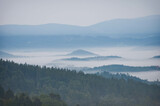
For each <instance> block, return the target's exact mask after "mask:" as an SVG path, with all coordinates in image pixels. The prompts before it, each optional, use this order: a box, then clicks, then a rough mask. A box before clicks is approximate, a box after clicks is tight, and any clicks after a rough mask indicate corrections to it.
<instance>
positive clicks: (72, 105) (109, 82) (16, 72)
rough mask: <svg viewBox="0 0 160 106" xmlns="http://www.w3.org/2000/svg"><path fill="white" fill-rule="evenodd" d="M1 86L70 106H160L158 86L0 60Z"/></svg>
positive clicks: (17, 92) (159, 88)
mask: <svg viewBox="0 0 160 106" xmlns="http://www.w3.org/2000/svg"><path fill="white" fill-rule="evenodd" d="M0 84H1V85H2V86H3V87H4V89H8V88H11V89H12V90H13V91H14V92H15V93H16V94H19V93H20V92H24V93H27V94H29V95H30V96H31V97H34V96H37V95H41V94H48V93H50V92H54V93H56V94H60V96H61V98H62V100H64V101H65V102H66V103H67V104H68V105H69V106H76V105H80V106H160V87H159V86H157V85H148V84H146V83H142V82H139V81H135V80H132V79H128V80H125V79H115V78H108V79H107V78H104V77H102V76H99V75H93V74H84V73H83V72H81V71H80V72H76V71H71V70H67V69H58V68H53V67H52V68H47V67H45V66H44V67H40V66H34V65H28V64H17V63H14V62H10V61H4V60H2V59H1V60H0ZM40 100H41V99H40ZM42 103H43V102H42ZM58 106H61V105H58Z"/></svg>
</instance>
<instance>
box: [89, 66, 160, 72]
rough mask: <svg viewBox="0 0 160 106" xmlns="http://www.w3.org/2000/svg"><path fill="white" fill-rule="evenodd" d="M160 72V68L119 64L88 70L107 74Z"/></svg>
mask: <svg viewBox="0 0 160 106" xmlns="http://www.w3.org/2000/svg"><path fill="white" fill-rule="evenodd" d="M153 70H158V71H160V67H159V66H144V67H140V66H125V65H119V64H113V65H104V66H99V67H94V68H88V69H87V68H86V71H99V72H101V71H102V72H103V71H107V72H142V71H153Z"/></svg>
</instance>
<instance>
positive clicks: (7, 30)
mask: <svg viewBox="0 0 160 106" xmlns="http://www.w3.org/2000/svg"><path fill="white" fill-rule="evenodd" d="M159 33H160V15H153V16H146V17H140V18H134V19H114V20H109V21H104V22H100V23H97V24H94V25H91V26H86V27H82V26H74V25H65V24H43V25H0V35H20V36H22V35H90V36H91V35H92V36H93V35H96V36H99V35H105V36H110V37H131V36H132V37H144V35H145V37H146V36H153V35H154V34H159Z"/></svg>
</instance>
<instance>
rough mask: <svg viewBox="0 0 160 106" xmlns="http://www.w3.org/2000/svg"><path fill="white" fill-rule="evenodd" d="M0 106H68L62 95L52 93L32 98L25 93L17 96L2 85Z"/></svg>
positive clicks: (0, 88)
mask: <svg viewBox="0 0 160 106" xmlns="http://www.w3.org/2000/svg"><path fill="white" fill-rule="evenodd" d="M0 106H67V105H66V103H65V102H64V101H62V100H61V97H60V95H58V94H54V93H50V94H49V95H40V96H34V97H32V98H30V97H29V96H28V95H27V94H25V93H20V94H17V95H15V94H14V92H13V91H12V90H11V89H8V90H7V91H5V90H4V89H3V87H2V86H1V85H0Z"/></svg>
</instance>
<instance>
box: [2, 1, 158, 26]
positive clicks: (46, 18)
mask: <svg viewBox="0 0 160 106" xmlns="http://www.w3.org/2000/svg"><path fill="white" fill-rule="evenodd" d="M155 14H160V0H0V25H2V24H32V25H34V24H46V23H61V24H71V25H83V26H86V25H91V24H95V23H98V22H101V21H105V20H110V19H115V18H134V17H142V16H147V15H155Z"/></svg>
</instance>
